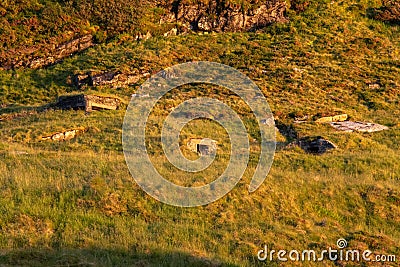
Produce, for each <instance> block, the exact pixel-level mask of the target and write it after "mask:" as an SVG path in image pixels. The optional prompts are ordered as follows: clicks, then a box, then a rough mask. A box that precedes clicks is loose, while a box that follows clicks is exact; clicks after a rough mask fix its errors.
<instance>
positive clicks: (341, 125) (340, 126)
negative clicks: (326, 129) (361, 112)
mask: <svg viewBox="0 0 400 267" xmlns="http://www.w3.org/2000/svg"><path fill="white" fill-rule="evenodd" d="M331 125H332V127H334V128H335V129H337V130H339V131H344V132H355V131H357V132H368V133H372V132H379V131H383V130H387V129H389V128H388V127H387V126H384V125H380V124H377V123H370V122H360V121H343V122H332V123H331Z"/></svg>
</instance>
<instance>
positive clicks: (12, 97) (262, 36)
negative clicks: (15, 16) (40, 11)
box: [0, 0, 400, 266]
mask: <svg viewBox="0 0 400 267" xmlns="http://www.w3.org/2000/svg"><path fill="white" fill-rule="evenodd" d="M330 3H331V1H322V2H317V1H313V2H312V3H311V6H310V7H309V9H308V10H307V11H305V12H304V13H301V14H295V13H290V14H289V15H290V18H291V20H290V22H289V23H288V24H278V25H273V26H271V27H268V28H266V29H264V30H263V31H260V32H257V33H223V34H208V35H194V34H192V35H186V36H177V37H168V38H161V37H155V38H152V39H150V40H147V41H144V42H132V39H131V38H129V35H125V37H124V38H122V37H121V38H120V40H119V41H118V40H115V41H112V42H109V43H104V44H101V45H98V46H96V47H93V48H91V49H89V50H87V51H86V52H84V53H81V54H79V55H75V56H73V57H70V58H68V59H65V60H64V61H63V62H62V63H60V64H57V65H55V66H52V67H49V68H46V69H42V70H16V71H15V72H12V71H1V72H0V81H1V83H0V103H1V104H2V107H3V108H2V109H1V110H0V113H1V115H7V114H14V113H21V112H22V111H24V110H37V112H36V113H34V114H33V115H30V116H26V117H20V118H15V119H13V120H6V121H0V131H1V135H0V159H1V160H0V214H1V215H0V229H1V231H0V250H1V252H0V263H1V264H4V265H5V266H13V265H19V266H21V265H22V266H23V265H32V266H43V265H50V266H64V265H67V266H78V265H83V266H92V265H96V266H126V265H130V266H257V265H260V266H280V263H279V262H272V263H269V264H261V263H259V262H258V261H257V259H256V256H257V251H258V250H259V249H261V248H263V246H264V244H267V245H268V246H270V247H273V248H274V249H276V250H279V249H298V250H303V249H310V248H316V249H319V250H322V249H326V248H327V247H329V246H331V247H336V240H337V239H338V238H340V237H343V238H346V240H347V241H349V247H350V248H360V249H366V248H369V249H371V250H372V251H374V253H381V254H395V255H397V257H398V258H400V246H399V244H400V231H399V229H400V227H399V226H400V190H399V183H400V153H399V149H400V120H399V118H400V111H399V108H398V107H399V102H400V83H399V81H400V65H399V59H400V58H399V57H400V45H399V44H400V28H399V26H396V25H387V24H384V23H382V22H378V21H375V20H372V19H370V18H368V16H367V14H366V12H367V9H368V8H370V7H379V6H380V3H379V1H362V0H360V1H355V0H354V1H346V2H345V1H342V2H341V1H338V2H336V1H335V2H333V4H330ZM121 40H122V41H121ZM123 40H125V41H123ZM192 60H208V61H216V62H220V63H224V64H227V65H230V66H232V67H235V68H237V69H239V70H240V71H242V72H243V73H245V74H246V75H248V76H249V77H250V78H251V79H253V80H254V81H255V82H256V83H257V85H258V86H259V87H260V89H261V90H262V91H263V93H264V94H265V95H266V97H267V99H268V102H269V104H270V106H271V109H272V111H273V113H274V115H275V117H276V118H277V119H278V120H279V121H281V122H282V123H286V124H293V117H296V116H303V115H309V116H314V115H318V114H331V113H337V112H343V113H347V114H349V115H350V117H351V119H352V120H366V121H372V122H377V123H382V124H384V125H387V126H389V127H390V129H389V130H387V131H383V132H379V133H373V134H362V133H341V132H337V131H335V130H334V129H332V128H331V127H329V126H327V125H321V124H316V123H313V122H309V123H304V124H294V127H295V129H296V131H297V132H298V133H299V135H300V136H307V135H322V136H324V137H326V138H328V139H329V140H331V141H333V142H334V143H335V144H337V146H338V149H337V150H335V151H332V152H330V153H327V154H325V155H322V156H315V155H309V154H305V153H304V152H303V151H301V150H300V149H296V148H292V149H281V150H278V151H277V152H276V155H275V160H274V163H273V166H272V169H271V172H270V174H269V175H268V177H267V179H266V180H265V182H264V183H263V185H262V186H261V187H260V188H259V189H258V190H257V191H256V192H255V193H252V194H250V193H248V191H247V186H248V183H249V181H250V177H251V175H252V173H253V172H254V168H255V165H256V163H257V156H258V155H257V151H258V150H257V144H256V143H252V154H251V159H250V164H249V168H248V169H247V170H246V172H245V177H244V178H243V179H242V180H241V181H240V182H239V184H238V186H237V187H236V188H235V189H234V190H233V191H232V192H230V193H229V194H228V195H226V196H225V197H223V198H222V199H220V200H218V201H216V202H214V203H211V204H209V205H207V206H204V207H198V208H177V207H172V206H168V205H165V204H162V203H159V202H157V201H156V200H154V199H153V198H151V197H150V196H148V195H147V194H146V193H144V192H143V191H142V190H141V189H140V188H139V187H138V185H137V184H136V183H135V182H134V180H133V179H132V177H131V176H130V174H129V171H128V168H127V166H126V163H125V160H124V156H123V152H122V144H121V133H122V130H121V129H122V122H123V117H124V113H125V110H124V108H125V106H124V105H123V106H122V107H121V109H120V110H117V111H97V112H93V113H91V114H85V112H83V111H60V110H48V111H46V112H43V111H42V109H41V108H40V107H42V106H44V105H46V104H48V103H51V102H54V101H55V100H56V98H57V96H59V95H64V94H68V93H77V90H76V89H75V88H74V87H72V86H71V85H69V84H68V82H67V81H68V77H69V76H72V75H73V74H75V73H78V72H86V71H90V70H107V69H110V68H112V69H120V70H124V71H139V72H150V73H155V72H157V71H159V70H161V69H162V68H165V67H168V66H172V65H174V64H177V63H182V62H188V61H192ZM16 74H17V75H16ZM143 81H144V80H142V81H140V82H139V83H138V84H137V85H134V86H131V87H126V88H109V87H98V88H91V89H90V90H91V91H90V92H92V93H93V92H95V93H101V94H113V95H117V96H119V97H120V98H121V99H123V100H125V101H129V97H130V95H131V94H132V93H134V92H135V91H136V90H137V88H138V86H139V85H140V84H141V83H142V82H143ZM375 83H378V84H379V85H380V87H379V88H378V89H371V88H369V84H375ZM181 89H182V90H181V91H179V90H175V91H174V92H172V93H171V94H170V95H168V96H166V97H165V98H164V99H163V101H161V103H160V104H159V105H158V106H157V108H156V110H155V112H154V114H155V115H154V125H153V126H154V127H153V128H150V129H149V133H150V138H149V139H150V140H149V142H150V143H151V142H152V143H151V144H152V147H151V152H152V159H153V162H155V163H156V165H157V167H158V168H160V170H164V171H165V172H166V173H168V172H169V170H168V165H166V164H165V163H166V160H165V157H164V156H163V155H162V153H161V152H160V150H159V148H160V146H159V145H160V144H159V143H157V140H158V138H159V128H157V127H159V126H160V123H159V122H160V121H162V119H163V118H164V117H165V116H166V115H167V112H166V110H167V109H168V108H170V107H171V106H174V105H177V104H179V103H180V102H181V101H183V99H187V98H189V97H194V96H205V95H207V96H211V97H215V98H219V99H221V100H224V101H225V102H226V103H227V104H230V105H231V106H232V107H233V108H234V109H235V110H237V111H238V112H239V113H241V116H242V118H244V119H247V120H248V121H249V125H251V118H252V117H251V115H249V114H248V113H247V112H246V107H245V106H244V105H243V103H240V102H237V101H235V100H237V98H236V97H235V96H233V95H228V94H227V92H226V91H224V90H221V89H220V88H213V89H212V88H210V89H207V90H202V91H201V92H200V93H199V92H197V93H196V92H193V91H189V89H188V88H186V89H185V88H181ZM84 90H88V89H87V88H86V89H84ZM185 90H187V91H185ZM74 127H85V128H87V129H88V130H87V132H85V133H84V134H82V135H80V136H78V137H77V138H75V139H73V140H70V141H67V142H59V143H58V142H50V141H40V137H41V136H42V135H45V134H49V133H54V132H58V131H64V130H68V129H72V128H74ZM205 127H209V128H206V129H212V130H213V132H214V135H213V134H211V136H213V138H216V139H218V138H221V140H222V139H223V137H224V131H223V130H222V129H220V128H219V127H218V126H216V125H213V124H211V123H210V122H207V121H198V122H197V123H193V124H192V125H190V126H189V127H187V128H185V131H184V132H183V137H182V138H185V137H189V136H192V135H204V134H205ZM250 130H252V131H254V129H250ZM208 132H211V131H208ZM252 137H254V138H256V139H257V135H256V134H255V135H253V136H252ZM183 140H184V139H182V142H184V141H183ZM225 148H226V147H225ZM226 153H229V151H228V150H222V151H221V155H220V156H221V159H224V157H225V156H226ZM192 156H193V155H192ZM221 163H223V160H222V161H221V162H218V163H217V164H216V165H215V166H214V167H215V169H211V170H209V172H211V173H214V174H216V173H218V172H220V171H221V169H223V166H222V165H223V164H221ZM165 167H167V168H165ZM163 168H164V169H163ZM211 176H212V175H210V173H207V174H206V175H199V176H198V177H196V176H193V177H185V176H184V175H183V174H179V175H176V176H175V177H171V179H173V178H174V179H177V180H178V181H180V182H187V181H189V182H194V183H196V182H202V181H204V180H207V179H211V178H212V177H211ZM185 179H187V180H185ZM196 179H197V180H196ZM202 179H203V180H202ZM207 181H208V180H207ZM324 263H325V265H326V266H334V263H331V262H324ZM396 264H397V265H396ZM298 265H301V264H300V263H299V264H298ZM306 265H310V266H317V264H312V263H307V264H306ZM370 266H373V265H370ZM393 266H398V262H397V263H395V264H393Z"/></svg>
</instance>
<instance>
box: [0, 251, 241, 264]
mask: <svg viewBox="0 0 400 267" xmlns="http://www.w3.org/2000/svg"><path fill="white" fill-rule="evenodd" d="M0 263H1V266H143V267H145V266H182V267H183V266H194V267H196V266H212V267H217V266H221V267H222V266H231V267H235V266H239V265H235V264H230V263H224V262H221V261H218V260H214V259H209V258H206V257H199V256H193V255H190V254H187V253H182V252H152V253H148V254H140V253H136V252H134V251H123V250H107V249H102V248H87V249H80V250H77V249H68V250H52V249H43V250H40V249H28V250H15V251H3V252H1V251H0Z"/></svg>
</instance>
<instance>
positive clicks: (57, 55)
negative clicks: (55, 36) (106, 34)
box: [0, 35, 94, 70]
mask: <svg viewBox="0 0 400 267" xmlns="http://www.w3.org/2000/svg"><path fill="white" fill-rule="evenodd" d="M93 45H94V43H93V37H92V35H85V36H83V37H79V38H76V39H73V40H71V41H69V42H67V43H64V44H61V45H59V46H58V47H56V48H55V49H54V50H53V51H52V52H50V53H48V55H47V56H44V57H33V56H32V55H31V56H27V57H26V58H25V59H23V60H17V61H14V62H11V63H5V62H2V63H0V64H1V65H0V69H6V70H8V69H13V68H21V67H24V68H32V69H38V68H42V67H46V66H49V65H52V64H54V63H57V62H59V61H60V60H62V59H63V58H65V57H68V56H70V55H72V54H75V53H77V52H80V51H83V50H85V49H87V48H89V47H91V46H93Z"/></svg>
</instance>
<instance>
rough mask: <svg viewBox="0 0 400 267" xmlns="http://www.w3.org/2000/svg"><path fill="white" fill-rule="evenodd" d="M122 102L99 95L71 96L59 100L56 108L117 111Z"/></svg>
mask: <svg viewBox="0 0 400 267" xmlns="http://www.w3.org/2000/svg"><path fill="white" fill-rule="evenodd" d="M119 104H120V100H119V99H118V98H115V97H106V96H97V95H84V94H81V95H71V96H61V97H59V98H58V101H57V103H56V107H58V108H60V109H84V110H85V111H87V112H90V111H92V110H97V109H110V110H116V109H118V106H119Z"/></svg>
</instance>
